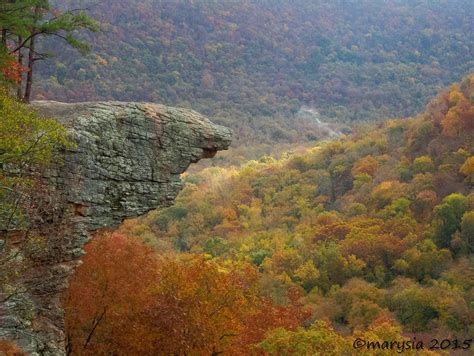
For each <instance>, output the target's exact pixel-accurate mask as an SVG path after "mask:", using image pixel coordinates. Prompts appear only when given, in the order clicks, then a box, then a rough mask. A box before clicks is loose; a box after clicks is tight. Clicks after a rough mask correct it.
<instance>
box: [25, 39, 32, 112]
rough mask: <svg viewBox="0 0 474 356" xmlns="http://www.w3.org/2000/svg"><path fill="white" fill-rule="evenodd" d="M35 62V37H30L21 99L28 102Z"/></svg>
mask: <svg viewBox="0 0 474 356" xmlns="http://www.w3.org/2000/svg"><path fill="white" fill-rule="evenodd" d="M34 62H35V38H34V37H31V38H30V46H29V51H28V73H27V74H26V85H25V96H24V97H23V101H24V102H25V103H29V102H30V97H31V87H32V85H33V64H34Z"/></svg>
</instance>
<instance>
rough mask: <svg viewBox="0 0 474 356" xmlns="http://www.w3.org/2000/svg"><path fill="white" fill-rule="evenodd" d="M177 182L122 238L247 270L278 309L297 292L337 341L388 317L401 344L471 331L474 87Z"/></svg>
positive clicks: (469, 81)
mask: <svg viewBox="0 0 474 356" xmlns="http://www.w3.org/2000/svg"><path fill="white" fill-rule="evenodd" d="M186 182H187V185H186V188H185V189H184V190H183V191H182V193H181V194H180V195H179V197H178V199H177V201H176V205H175V206H173V207H171V208H168V209H164V210H160V211H156V212H153V213H151V214H150V215H149V216H148V217H146V218H144V219H142V220H140V221H130V222H128V223H127V224H125V225H124V226H123V227H122V228H121V230H122V232H125V233H127V234H129V235H130V236H141V237H143V238H144V239H146V240H147V241H149V243H151V244H153V245H154V246H155V247H156V248H157V249H158V250H159V251H161V252H162V253H166V252H171V251H181V252H191V253H202V254H206V255H207V256H208V258H212V259H215V260H219V261H226V260H237V261H247V262H250V263H252V264H254V265H255V266H256V267H257V268H258V269H259V271H260V283H261V284H260V288H261V293H263V294H264V295H269V296H271V297H272V298H273V300H274V301H276V302H278V303H286V302H288V301H287V299H285V298H286V297H285V296H286V293H287V290H288V288H292V287H293V288H294V287H296V288H299V289H300V290H302V291H304V292H305V294H306V296H305V298H304V299H303V300H304V303H305V304H306V305H307V306H311V307H312V308H313V317H314V318H316V319H321V318H328V319H330V320H331V321H332V323H333V325H334V326H335V327H337V328H338V329H339V330H342V331H343V332H348V331H354V330H357V329H362V330H364V329H366V328H367V327H368V326H369V325H370V324H371V323H372V322H374V321H375V320H376V319H378V318H380V317H382V316H385V317H394V318H396V319H397V320H398V322H399V323H400V324H401V325H402V326H403V328H404V330H405V332H418V333H420V332H425V333H428V334H429V335H431V336H433V335H438V336H440V337H446V335H457V337H464V336H468V335H470V334H469V332H471V333H472V325H473V321H474V312H473V310H472V301H473V299H472V298H473V295H474V294H473V292H474V290H473V285H472V277H473V270H474V264H473V262H474V260H473V252H474V250H473V248H474V240H473V239H474V190H473V188H474V185H473V184H474V75H470V76H468V77H466V78H464V80H463V81H462V82H461V83H460V84H459V85H453V86H451V87H450V88H449V89H448V90H446V91H444V92H442V93H441V94H440V95H439V96H438V97H436V98H435V99H434V100H432V101H431V102H430V104H429V105H428V106H427V108H426V111H425V112H423V113H422V114H419V115H418V116H416V117H415V118H412V119H406V120H391V121H388V122H385V123H381V124H379V125H378V126H377V127H370V128H369V129H367V130H360V131H358V132H356V133H354V134H353V135H352V136H349V137H344V138H341V139H339V140H336V141H333V142H328V143H325V144H321V145H319V146H317V147H315V148H314V149H312V150H310V151H308V152H307V153H306V154H302V155H295V156H292V157H287V158H283V159H281V160H274V159H271V158H268V159H261V160H260V161H251V162H249V163H247V164H245V165H243V166H242V167H241V168H234V169H224V168H211V169H206V170H204V171H202V172H201V173H199V174H195V175H189V176H188V177H187V178H186Z"/></svg>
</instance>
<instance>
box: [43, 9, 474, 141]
mask: <svg viewBox="0 0 474 356" xmlns="http://www.w3.org/2000/svg"><path fill="white" fill-rule="evenodd" d="M57 5H58V7H60V8H89V13H90V14H91V15H92V16H93V17H94V18H98V19H100V20H101V22H103V23H104V26H103V27H104V31H103V33H102V34H100V35H99V36H97V35H94V40H93V41H91V42H93V43H94V44H93V52H92V54H91V55H89V56H87V57H81V58H78V57H77V56H75V55H74V54H73V53H72V52H71V51H69V50H65V51H63V52H62V53H60V54H59V55H58V57H57V59H58V61H57V63H56V65H55V66H49V65H46V64H45V65H43V64H41V63H40V68H39V76H40V78H41V83H39V84H38V87H37V90H36V91H35V95H36V98H38V99H42V98H47V99H54V100H64V101H84V100H97V99H115V100H123V101H131V100H137V101H152V102H159V103H166V104H172V105H179V106H184V107H190V108H192V109H194V110H197V111H199V112H202V113H203V114H206V115H209V116H211V117H212V118H213V120H215V121H216V120H217V121H218V122H220V123H225V124H226V125H230V126H231V127H232V128H234V131H235V133H236V137H237V139H249V138H251V139H252V141H253V142H254V143H257V142H262V141H263V142H275V141H282V142H294V141H301V140H302V139H309V140H312V139H314V136H320V135H318V134H312V135H308V130H307V129H305V127H304V125H302V124H301V125H299V124H298V125H297V124H295V119H297V118H298V117H299V115H296V114H297V112H298V111H299V110H300V108H301V107H302V106H303V105H306V106H309V107H311V108H313V109H315V110H317V111H319V112H320V114H321V117H320V118H321V119H322V120H323V121H332V120H338V121H344V122H354V121H366V120H371V119H384V118H387V117H406V116H409V115H413V114H415V113H416V112H419V111H421V110H422V108H423V106H424V105H425V104H426V103H427V101H428V100H429V98H431V97H432V96H433V95H435V94H436V93H437V92H438V91H439V90H440V89H441V88H442V87H444V86H445V85H448V84H449V83H452V82H455V81H458V80H460V79H461V77H462V76H464V75H466V74H467V73H469V72H470V71H472V70H473V69H474V62H473V60H472V58H473V51H474V37H473V33H474V32H473V29H472V23H473V17H472V14H473V13H474V2H473V1H471V0H450V1H432V0H417V1H412V0H396V1H373V0H359V1H347V0H334V1H314V0H311V1H308V0H271V1H262V0H245V1H242V0H230V1H208V0H200V1H191V0H176V1H158V0H144V1H143V0H142V1H130V0H104V1H99V2H98V1H92V0H67V1H57ZM85 38H87V39H90V38H91V37H90V36H88V35H86V37H85ZM43 48H44V49H45V50H46V51H47V50H51V51H53V50H54V49H55V48H56V41H55V40H54V39H52V40H51V41H48V42H47V43H45V44H44V46H43ZM295 116H296V118H295ZM296 121H297V120H296ZM310 122H312V121H311V120H310ZM239 144H240V143H239V142H238V141H236V145H237V146H239Z"/></svg>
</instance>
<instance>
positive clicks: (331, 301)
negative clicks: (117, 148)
mask: <svg viewBox="0 0 474 356" xmlns="http://www.w3.org/2000/svg"><path fill="white" fill-rule="evenodd" d="M0 4H1V5H0V27H2V29H3V31H2V43H1V44H0V46H3V47H2V52H1V53H0V73H1V74H0V79H1V80H0V84H1V87H2V89H1V90H0V140H1V141H0V203H1V207H0V224H1V225H2V226H0V283H1V285H0V355H23V354H29V353H28V352H27V351H24V350H22V348H23V347H24V343H22V342H17V340H16V339H15V338H9V337H8V335H10V334H8V332H4V333H3V334H2V332H3V330H4V329H2V327H3V326H2V323H5V330H7V326H8V325H7V324H8V323H10V322H11V319H8V318H7V317H5V318H4V317H3V316H2V313H5V315H7V314H6V311H8V310H9V309H8V308H9V305H8V303H9V301H10V300H13V301H14V300H15V298H16V296H17V295H18V294H21V293H28V292H29V291H28V288H25V290H22V289H21V288H19V287H18V285H19V283H20V282H19V281H21V279H22V275H23V274H25V275H26V272H25V271H27V270H29V269H30V268H33V269H34V268H36V267H35V266H39V265H40V262H39V261H41V264H45V261H46V260H47V259H46V258H44V257H42V256H46V255H45V254H44V251H45V249H47V247H45V246H49V245H48V243H47V242H45V241H47V240H48V238H50V236H49V235H48V233H51V234H55V233H53V232H52V230H45V229H43V228H41V226H43V225H48V226H55V225H54V224H53V223H52V222H54V221H56V220H55V219H56V218H55V217H56V216H57V215H59V214H60V212H59V210H60V209H59V208H58V207H57V206H56V207H55V204H56V200H55V199H59V198H56V191H57V190H58V189H57V188H56V189H51V188H50V187H47V186H46V185H47V184H46V183H45V180H44V178H45V177H47V178H48V179H50V177H51V176H54V175H52V174H51V173H50V172H51V169H52V168H51V167H56V166H57V165H60V166H61V165H64V164H65V165H66V166H67V165H68V162H67V161H66V162H63V160H64V159H62V158H61V157H60V156H57V152H65V151H71V152H75V151H80V149H79V148H77V144H76V143H74V142H71V139H70V137H69V136H68V134H67V130H69V128H68V126H67V125H65V127H62V126H61V125H60V124H58V122H57V121H56V120H54V118H52V117H49V116H48V118H44V117H41V115H40V114H38V113H37V112H36V111H35V109H33V108H34V107H35V103H34V102H35V100H40V101H43V100H54V101H62V102H83V101H124V102H125V101H126V102H129V101H131V102H154V103H159V104H166V105H171V106H177V107H181V108H184V109H186V110H188V109H192V110H196V111H198V112H200V113H201V114H204V115H206V116H207V117H208V118H209V119H210V120H211V121H213V122H215V123H217V124H220V125H224V126H226V127H229V128H230V129H232V131H233V139H232V143H231V145H230V148H229V150H227V151H226V152H219V153H217V155H216V156H215V157H214V158H212V159H207V160H204V161H202V162H199V163H197V164H194V165H191V166H190V167H189V169H188V170H187V171H186V172H184V173H182V174H181V179H182V181H183V185H182V190H181V191H180V193H179V194H178V195H177V197H176V199H175V200H174V201H173V202H172V204H171V203H170V204H163V206H161V207H159V208H158V209H153V210H151V211H149V212H148V213H147V214H137V216H138V215H141V216H139V217H136V218H131V219H125V220H124V221H123V223H122V224H120V225H119V226H116V225H113V224H111V226H110V227H107V228H101V229H96V230H94V232H93V233H91V236H90V237H91V238H90V239H89V237H87V238H84V239H85V240H87V243H86V244H85V247H84V250H85V254H83V255H82V254H81V257H80V260H81V261H80V262H79V263H77V265H74V268H73V271H72V272H70V277H69V278H68V282H67V288H66V287H64V288H63V289H62V290H61V293H60V294H58V295H59V296H58V298H57V299H55V302H54V303H57V304H58V305H60V306H61V312H62V310H63V317H64V323H63V324H61V323H58V324H56V325H55V327H58V325H60V326H59V327H58V328H61V327H62V328H63V329H64V332H63V333H62V334H61V335H62V338H63V345H64V352H63V354H67V355H212V356H216V355H220V354H223V355H357V354H361V355H364V354H373V355H393V354H400V353H401V354H407V355H415V354H420V355H450V354H454V355H458V354H459V355H469V354H471V353H472V350H473V349H474V345H472V346H471V343H472V342H473V337H474V2H472V1H470V0H453V1H444V0H432V1H431V0H416V1H410V0H395V1H376V0H363V1H352V0H348V1H343V0H337V1H330V2H325V1H309V0H294V1H287V0H260V1H257V0H229V1H214V0H202V1H201V0H200V1H193V0H177V1H161V0H145V1H125V0H114V1H112V0H105V1H99V2H97V1H92V0H64V1H59V0H55V1H37V0H21V1H0ZM23 11H26V12H25V13H24V14H23V15H22V16H23V17H22V18H23V19H24V20H21V21H20V20H19V19H18V18H16V20H15V17H14V16H16V15H14V14H16V13H18V12H23ZM27 15H28V16H30V17H28V16H27ZM42 16H43V17H42ZM30 18H31V20H30ZM27 19H28V20H27ZM14 20H15V21H14ZM28 31H29V32H28ZM56 35H59V37H58V36H56ZM25 38H26V39H27V40H26V41H23V40H24V39H25ZM33 39H35V41H36V42H33ZM28 41H29V42H28ZM33 44H35V45H36V47H33ZM28 54H30V55H31V58H34V59H35V60H37V63H35V64H34V67H33V63H34V62H35V61H34V60H32V61H31V62H28V61H27V58H28ZM35 56H36V57H35ZM20 57H21V60H19V58H20ZM31 58H30V59H31ZM33 73H34V75H33ZM30 75H31V78H30ZM28 80H30V81H31V83H30V84H31V85H32V88H31V93H30V94H31V102H32V103H33V106H31V105H30V104H29V101H30V100H29V99H28V97H27V96H26V94H25V90H26V93H27V92H28V90H27V87H28ZM27 99H28V100H27ZM117 120H119V121H118V122H119V123H120V125H123V122H122V121H120V120H122V118H118V119H117ZM120 125H119V126H120ZM120 127H121V126H120ZM100 129H101V128H99V130H100ZM104 130H105V128H104ZM20 132H21V134H20ZM208 140H209V141H212V140H211V139H208ZM160 145H162V143H161V141H160ZM181 155H182V156H184V155H185V153H184V152H182V154H181ZM203 158H208V157H207V156H203ZM165 166H166V165H165ZM166 167H167V166H166ZM106 173H107V172H105V173H104V172H101V174H103V175H105V174H106ZM54 177H55V176H54ZM54 179H56V180H54V181H55V182H56V181H59V178H57V177H55V178H54ZM61 189H63V187H62V186H61ZM25 197H26V198H25ZM119 198H120V197H119ZM119 198H117V199H119ZM35 202H36V203H35ZM43 202H44V204H43ZM41 204H43V205H41ZM130 204H132V205H133V204H134V203H130ZM43 206H47V209H46V208H43ZM104 206H105V205H104ZM102 208H103V206H102V205H101V209H102ZM74 209H75V215H74V216H75V218H77V219H80V218H82V217H84V216H86V215H87V212H84V211H83V209H84V208H83V206H82V205H80V204H75V205H74ZM103 209H105V208H103ZM148 210H150V209H148ZM100 213H102V211H100ZM113 213H114V211H113V209H112V210H111V214H113ZM58 220H59V218H58ZM78 221H79V220H78ZM58 226H59V225H58ZM61 226H63V225H61ZM68 228H69V226H68V227H67V228H66V229H68ZM45 231H47V232H45ZM68 233H69V230H68ZM22 234H23V235H22ZM20 235H21V236H27V238H22V239H20V238H19V237H18V236H20ZM51 236H52V235H51ZM55 236H56V235H55ZM55 246H56V245H55ZM22 249H23V250H24V251H23V252H21V254H20V252H19V251H20V250H22ZM25 251H26V252H25ZM18 256H20V257H21V258H19V257H18ZM68 262H69V260H68ZM48 263H50V264H52V262H51V261H50V260H48ZM63 265H64V266H65V265H66V263H63V264H62V265H61V266H62V268H63V269H64V270H65V269H66V267H64V266H63ZM68 266H69V265H68ZM55 273H56V272H55ZM57 273H61V272H57ZM53 275H54V273H53ZM46 277H47V278H51V276H50V275H48V276H45V277H44V278H46ZM24 285H26V286H28V284H24ZM32 300H34V299H32ZM2 303H4V304H2ZM2 305H5V306H2ZM12 310H13V309H12ZM28 310H29V309H27V308H26V307H25V308H24V310H22V313H23V314H21V315H25V316H24V318H23V317H22V318H23V319H21V318H20V319H21V323H23V324H25V325H27V328H29V327H30V326H31V325H32V327H31V328H32V330H36V329H35V325H36V323H37V320H36V318H35V317H31V316H28V315H27V314H28ZM30 314H32V315H33V314H34V313H33V312H31V313H30ZM37 315H41V313H39V314H37ZM61 318H62V317H61ZM38 319H39V318H38ZM61 320H62V319H61ZM28 323H29V324H28ZM61 325H62V326H61ZM15 327H18V326H15ZM22 330H23V329H22ZM25 330H29V329H25ZM38 330H40V328H38ZM41 330H42V329H41ZM18 340H20V339H18ZM359 341H360V342H364V345H360V347H359V346H358V344H357V342H359ZM370 342H373V343H374V345H375V343H377V344H378V345H379V348H378V349H377V348H375V347H374V348H373V349H372V350H370V348H367V347H368V346H367V344H366V343H370ZM385 342H388V344H386V345H389V346H387V347H385V348H384V347H382V346H381V345H384V343H385ZM390 342H395V344H392V345H391V346H390ZM417 345H418V347H417ZM402 349H403V350H402ZM45 350H46V348H45ZM40 354H42V353H40ZM45 354H47V353H45Z"/></svg>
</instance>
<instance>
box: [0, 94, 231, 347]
mask: <svg viewBox="0 0 474 356" xmlns="http://www.w3.org/2000/svg"><path fill="white" fill-rule="evenodd" d="M34 106H35V107H36V108H37V109H38V111H39V112H40V113H42V114H43V115H45V116H48V117H56V118H57V119H58V120H59V121H61V122H62V123H63V124H64V125H65V126H66V127H67V128H68V130H69V132H70V135H71V138H72V141H73V142H74V143H75V147H74V148H73V149H70V150H68V151H67V152H65V156H64V163H63V164H62V165H61V166H60V167H58V168H55V169H51V170H50V171H49V172H47V176H46V177H45V180H46V181H47V183H48V185H49V186H51V187H53V188H54V190H55V191H56V193H57V195H58V197H60V198H59V199H58V202H59V203H58V204H59V206H58V207H57V210H58V211H61V212H62V213H61V215H62V217H61V223H60V224H59V225H56V226H54V229H55V232H54V233H53V234H52V235H50V236H48V244H49V245H48V248H47V253H46V254H45V255H44V256H43V257H41V258H39V259H38V263H37V265H36V266H34V268H32V269H31V270H30V271H28V272H27V273H26V274H25V275H24V276H23V277H22V281H21V284H22V285H23V286H24V289H23V290H24V291H25V292H24V293H21V294H18V295H17V296H15V297H14V298H10V299H8V300H7V301H5V302H3V303H0V339H2V338H6V339H10V340H13V341H15V342H16V343H17V344H18V345H19V346H20V347H21V348H22V349H23V350H25V351H26V352H27V353H28V354H32V355H37V354H39V355H58V354H59V355H61V354H64V353H65V342H64V339H65V337H64V321H63V311H62V308H61V305H60V300H59V297H60V294H61V292H62V291H63V290H64V288H65V287H66V285H67V278H68V277H69V276H70V275H71V273H72V272H73V270H74V267H75V266H76V265H77V262H78V259H79V257H80V256H81V255H82V253H83V246H84V244H85V243H86V241H87V239H88V238H89V234H90V233H91V232H93V231H95V230H98V229H101V228H104V227H113V226H116V225H118V224H119V223H120V222H121V221H122V220H123V219H124V218H129V217H136V216H139V215H142V214H144V213H146V212H148V211H150V210H152V209H155V208H158V207H164V206H168V205H170V204H172V202H173V200H174V198H175V197H176V195H177V194H178V192H179V191H180V189H181V188H182V183H181V180H180V174H181V173H183V172H184V171H185V170H186V169H187V167H188V166H189V165H190V163H192V162H197V161H198V160H199V159H201V158H209V157H212V156H214V154H215V153H216V152H217V151H219V150H224V149H227V148H228V146H229V144H230V140H231V133H230V131H229V130H228V129H227V128H224V127H221V126H217V125H214V124H213V123H211V122H210V121H209V120H208V119H206V118H204V117H203V116H201V115H200V114H198V113H196V112H194V111H191V110H185V109H178V108H171V107H166V106H162V105H154V104H146V103H121V102H97V103H78V104H65V103H57V102H37V103H35V104H34ZM25 311H27V314H28V318H25Z"/></svg>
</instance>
